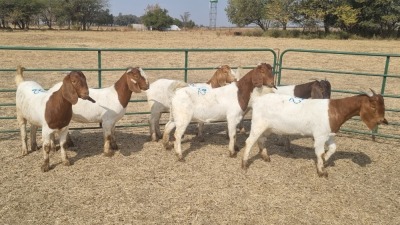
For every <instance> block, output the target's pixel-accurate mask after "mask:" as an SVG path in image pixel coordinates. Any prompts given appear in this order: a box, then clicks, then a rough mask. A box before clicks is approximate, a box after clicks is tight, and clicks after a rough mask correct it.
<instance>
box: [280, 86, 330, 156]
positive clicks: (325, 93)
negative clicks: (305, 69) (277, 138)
mask: <svg viewBox="0 0 400 225" xmlns="http://www.w3.org/2000/svg"><path fill="white" fill-rule="evenodd" d="M273 92H274V93H276V94H285V95H290V96H294V97H297V98H303V99H308V98H312V99H330V98H331V83H330V82H329V81H328V80H326V79H325V80H314V81H311V82H308V83H304V84H297V85H288V86H278V87H277V89H274V90H273ZM284 145H285V148H286V151H289V152H293V151H292V149H291V148H290V139H289V137H288V136H286V137H285V143H284Z"/></svg>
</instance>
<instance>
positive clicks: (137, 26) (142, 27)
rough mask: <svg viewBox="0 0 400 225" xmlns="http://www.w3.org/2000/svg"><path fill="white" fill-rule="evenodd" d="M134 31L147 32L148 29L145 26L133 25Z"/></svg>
mask: <svg viewBox="0 0 400 225" xmlns="http://www.w3.org/2000/svg"><path fill="white" fill-rule="evenodd" d="M131 27H132V29H134V30H140V31H144V30H147V27H146V26H145V25H144V24H137V23H132V24H131Z"/></svg>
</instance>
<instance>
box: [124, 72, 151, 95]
mask: <svg viewBox="0 0 400 225" xmlns="http://www.w3.org/2000/svg"><path fill="white" fill-rule="evenodd" d="M125 75H126V79H127V80H126V82H127V84H128V87H129V90H131V91H132V92H135V93H140V92H141V91H142V90H147V89H149V81H148V80H147V77H146V74H145V73H144V71H143V70H142V68H140V67H136V68H132V67H129V68H128V69H127V70H126V72H125Z"/></svg>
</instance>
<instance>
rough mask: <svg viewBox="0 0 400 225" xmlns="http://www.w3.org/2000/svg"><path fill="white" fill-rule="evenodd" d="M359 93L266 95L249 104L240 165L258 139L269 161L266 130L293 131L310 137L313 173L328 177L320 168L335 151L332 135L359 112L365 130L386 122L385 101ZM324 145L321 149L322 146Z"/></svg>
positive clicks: (373, 94)
mask: <svg viewBox="0 0 400 225" xmlns="http://www.w3.org/2000/svg"><path fill="white" fill-rule="evenodd" d="M371 91H372V94H370V95H367V94H361V95H357V96H352V97H346V98H342V99H301V98H296V97H293V96H289V95H277V94H266V95H264V96H261V97H260V98H257V99H256V100H255V101H254V104H253V115H252V121H251V130H250V135H249V137H248V138H247V140H246V147H245V151H244V153H243V160H242V168H243V169H247V167H248V165H247V161H248V157H249V153H250V150H251V148H252V146H253V145H254V143H255V142H258V147H259V149H260V154H261V157H262V158H263V159H264V160H265V161H270V157H269V156H268V153H267V149H266V148H265V147H264V143H265V140H266V137H267V136H268V135H269V134H270V133H275V134H297V135H303V136H312V137H313V138H314V147H315V154H316V156H317V162H316V165H317V173H318V175H319V176H325V177H327V176H328V173H327V172H326V170H325V169H324V168H323V164H324V162H326V161H327V160H328V159H329V158H330V157H331V156H332V154H333V153H334V152H335V151H336V144H335V141H334V135H335V134H336V133H337V132H338V131H339V129H340V127H341V125H342V124H344V123H345V122H346V121H347V120H349V119H350V118H351V117H353V116H356V115H359V116H360V117H361V120H362V121H363V122H364V123H365V124H366V125H367V127H368V128H369V129H373V128H375V127H376V126H377V125H379V124H388V121H387V120H386V119H385V104H384V99H383V97H382V96H381V95H379V94H376V93H375V92H374V91H373V90H372V89H371ZM325 144H326V145H327V146H328V151H327V152H325V149H324V145H325Z"/></svg>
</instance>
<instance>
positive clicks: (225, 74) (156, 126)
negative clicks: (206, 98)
mask: <svg viewBox="0 0 400 225" xmlns="http://www.w3.org/2000/svg"><path fill="white" fill-rule="evenodd" d="M237 71H238V70H237ZM237 71H236V72H234V71H233V70H232V69H231V67H229V66H228V65H222V66H219V67H218V68H217V71H215V73H214V75H213V76H212V77H211V78H210V80H209V81H207V82H206V83H194V84H191V86H194V87H198V88H205V89H207V88H218V87H222V86H225V85H226V84H228V83H232V82H233V81H235V80H236V79H235V76H239V74H238V72H237ZM185 86H188V85H187V84H186V83H185V82H183V81H178V80H169V79H159V80H156V81H155V82H153V83H152V84H151V86H150V88H149V90H147V91H146V94H147V101H148V103H149V108H150V119H149V128H150V139H151V140H152V141H158V139H160V138H161V137H162V135H161V131H160V118H161V114H162V113H166V112H169V111H170V106H171V99H170V97H171V96H172V95H173V93H171V91H172V92H173V91H175V90H176V89H177V88H179V87H185ZM168 93H169V94H168ZM202 131H203V124H202V123H199V130H198V137H199V139H200V141H203V140H204V138H203V132H202Z"/></svg>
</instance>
